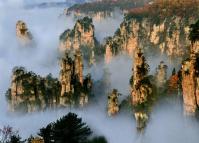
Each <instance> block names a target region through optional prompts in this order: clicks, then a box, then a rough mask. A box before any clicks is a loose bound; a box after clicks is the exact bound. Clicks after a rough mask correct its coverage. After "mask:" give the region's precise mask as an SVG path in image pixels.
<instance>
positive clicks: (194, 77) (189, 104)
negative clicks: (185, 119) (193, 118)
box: [181, 54, 199, 115]
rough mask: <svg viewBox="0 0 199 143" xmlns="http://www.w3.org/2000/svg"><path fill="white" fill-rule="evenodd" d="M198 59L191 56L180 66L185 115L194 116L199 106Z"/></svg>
mask: <svg viewBox="0 0 199 143" xmlns="http://www.w3.org/2000/svg"><path fill="white" fill-rule="evenodd" d="M198 63H199V57H198V55H196V54H192V55H191V57H190V59H188V60H186V61H184V62H183V65H182V69H181V71H182V89H183V101H184V111H185V114H186V115H195V113H196V110H197V108H198V106H199V86H198V85H199V76H198V72H199V67H198Z"/></svg>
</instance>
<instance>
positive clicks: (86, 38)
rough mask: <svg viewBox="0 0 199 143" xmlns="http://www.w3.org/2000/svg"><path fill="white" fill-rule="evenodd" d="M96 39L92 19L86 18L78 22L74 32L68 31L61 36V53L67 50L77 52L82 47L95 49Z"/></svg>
mask: <svg viewBox="0 0 199 143" xmlns="http://www.w3.org/2000/svg"><path fill="white" fill-rule="evenodd" d="M95 45H96V38H95V35H94V25H93V23H92V19H90V18H88V17H84V18H83V19H80V20H78V21H77V22H76V24H75V26H74V28H73V29H72V30H69V29H68V30H66V31H65V32H64V33H62V34H61V36H60V46H59V49H60V51H61V52H63V51H66V50H77V49H79V48H80V47H89V48H94V47H95Z"/></svg>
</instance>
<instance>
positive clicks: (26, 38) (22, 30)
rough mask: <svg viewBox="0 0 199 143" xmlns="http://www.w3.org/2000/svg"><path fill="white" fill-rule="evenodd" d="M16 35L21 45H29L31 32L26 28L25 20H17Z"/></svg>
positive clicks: (31, 38)
mask: <svg viewBox="0 0 199 143" xmlns="http://www.w3.org/2000/svg"><path fill="white" fill-rule="evenodd" d="M16 36H17V38H18V40H19V42H20V43H21V44H22V45H23V46H30V45H31V44H32V40H33V37H32V34H31V33H30V31H29V30H28V27H27V25H26V23H25V22H23V21H21V20H19V21H17V24H16Z"/></svg>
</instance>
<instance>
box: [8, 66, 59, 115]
mask: <svg viewBox="0 0 199 143" xmlns="http://www.w3.org/2000/svg"><path fill="white" fill-rule="evenodd" d="M59 91H60V84H59V81H58V80H57V79H54V78H52V76H51V75H48V76H47V77H45V78H42V77H40V76H37V75H36V74H34V73H32V72H27V71H26V70H25V69H24V68H21V67H19V68H15V69H14V70H13V75H12V82H11V88H10V89H9V90H8V92H7V98H8V100H9V103H10V110H11V111H15V110H19V111H25V112H33V111H38V110H44V109H46V108H54V107H55V106H57V105H58V104H59V99H58V97H59V95H60V92H59Z"/></svg>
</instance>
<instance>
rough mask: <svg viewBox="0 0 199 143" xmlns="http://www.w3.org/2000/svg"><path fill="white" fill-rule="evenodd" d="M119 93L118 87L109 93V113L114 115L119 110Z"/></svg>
mask: <svg viewBox="0 0 199 143" xmlns="http://www.w3.org/2000/svg"><path fill="white" fill-rule="evenodd" d="M119 95H120V94H119V93H118V91H117V89H113V91H112V92H111V93H110V94H109V95H108V115H109V116H113V115H115V114H117V113H118V112H119V100H118V97H119Z"/></svg>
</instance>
